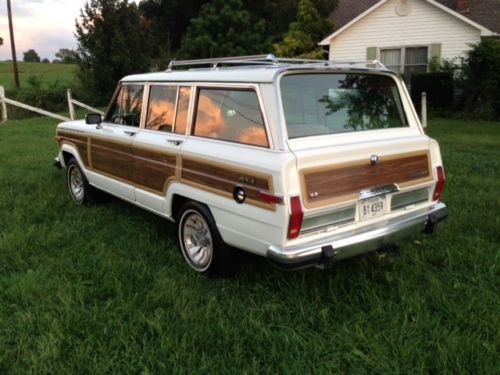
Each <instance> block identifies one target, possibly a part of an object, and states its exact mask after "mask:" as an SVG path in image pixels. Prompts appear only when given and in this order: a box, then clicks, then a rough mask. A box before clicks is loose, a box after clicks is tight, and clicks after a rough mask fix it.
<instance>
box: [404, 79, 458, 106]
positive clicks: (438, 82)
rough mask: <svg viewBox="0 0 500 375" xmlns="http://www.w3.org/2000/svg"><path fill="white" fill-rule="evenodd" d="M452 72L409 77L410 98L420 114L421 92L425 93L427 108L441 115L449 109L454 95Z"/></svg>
mask: <svg viewBox="0 0 500 375" xmlns="http://www.w3.org/2000/svg"><path fill="white" fill-rule="evenodd" d="M454 87H455V85H454V82H453V73H452V72H433V73H420V74H413V75H412V77H411V98H412V100H413V103H414V105H415V108H416V109H417V111H419V112H420V107H421V96H422V92H426V93H427V104H428V106H429V108H431V109H432V110H435V111H436V112H438V113H440V114H442V113H443V112H446V111H447V110H449V109H451V106H452V104H453V95H454V90H455V89H454Z"/></svg>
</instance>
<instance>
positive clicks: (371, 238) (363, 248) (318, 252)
mask: <svg viewBox="0 0 500 375" xmlns="http://www.w3.org/2000/svg"><path fill="white" fill-rule="evenodd" d="M447 216H448V209H447V208H446V205H445V204H444V203H441V202H439V203H436V204H435V205H434V206H431V207H426V208H424V209H421V210H419V211H416V212H410V213H407V214H404V215H401V216H398V217H396V218H391V219H388V220H385V221H382V222H378V223H376V224H373V225H371V226H367V227H366V226H364V227H361V228H356V229H353V230H351V231H349V232H347V233H345V232H344V233H340V234H333V235H332V236H330V237H328V238H322V239H321V240H319V241H314V242H310V243H307V244H300V245H295V246H290V247H287V248H280V247H276V246H270V247H269V248H268V250H267V258H268V259H269V260H270V261H271V263H273V264H275V265H277V266H279V267H282V268H288V269H294V268H302V267H308V266H314V265H322V264H323V265H324V264H326V265H328V264H330V263H333V262H335V261H337V260H341V259H345V258H350V257H353V256H356V255H359V254H363V253H367V252H370V251H373V250H377V249H379V248H381V247H383V246H384V245H387V244H391V243H394V242H397V241H400V240H402V239H403V238H406V237H409V236H411V235H413V234H416V233H420V232H425V233H432V232H433V231H434V229H435V227H436V225H437V224H438V223H439V222H441V221H443V220H444V219H446V217H447Z"/></svg>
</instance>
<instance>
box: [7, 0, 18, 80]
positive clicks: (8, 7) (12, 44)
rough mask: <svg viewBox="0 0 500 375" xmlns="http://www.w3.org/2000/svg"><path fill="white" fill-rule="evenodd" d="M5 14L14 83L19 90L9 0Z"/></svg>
mask: <svg viewBox="0 0 500 375" xmlns="http://www.w3.org/2000/svg"><path fill="white" fill-rule="evenodd" d="M7 14H8V16H9V32H10V48H11V50H12V65H13V67H14V81H15V82H16V88H17V89H18V90H19V87H20V86H21V85H20V84H19V71H18V70H17V58H16V44H15V42H14V27H13V26H12V9H11V6H10V0H7Z"/></svg>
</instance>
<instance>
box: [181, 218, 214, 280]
mask: <svg viewBox="0 0 500 375" xmlns="http://www.w3.org/2000/svg"><path fill="white" fill-rule="evenodd" d="M181 223H182V224H181V225H182V231H181V233H180V236H181V244H182V250H183V254H184V257H185V258H186V260H187V261H188V262H189V264H190V265H191V266H192V267H193V268H194V269H195V270H197V271H205V270H206V269H208V267H209V266H210V263H211V262H212V257H213V242H212V235H211V233H210V228H209V226H208V224H207V222H206V220H205V219H204V218H203V216H201V215H200V214H199V213H198V212H196V211H194V210H189V211H186V212H185V213H184V215H183V217H182V221H181Z"/></svg>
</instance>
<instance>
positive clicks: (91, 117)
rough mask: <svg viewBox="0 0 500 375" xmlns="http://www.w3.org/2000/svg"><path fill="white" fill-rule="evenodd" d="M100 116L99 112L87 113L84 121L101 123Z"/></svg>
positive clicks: (88, 123)
mask: <svg viewBox="0 0 500 375" xmlns="http://www.w3.org/2000/svg"><path fill="white" fill-rule="evenodd" d="M101 122H102V116H101V115H100V114H99V113H89V114H88V115H87V116H85V123H86V124H87V125H97V126H99V125H101Z"/></svg>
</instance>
